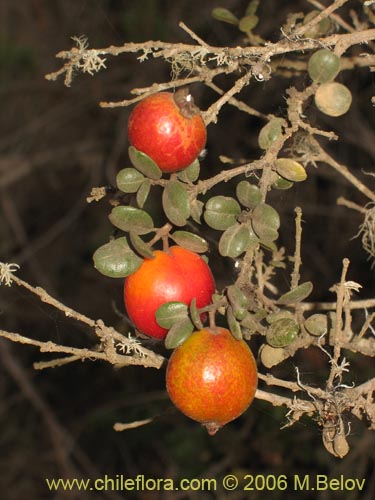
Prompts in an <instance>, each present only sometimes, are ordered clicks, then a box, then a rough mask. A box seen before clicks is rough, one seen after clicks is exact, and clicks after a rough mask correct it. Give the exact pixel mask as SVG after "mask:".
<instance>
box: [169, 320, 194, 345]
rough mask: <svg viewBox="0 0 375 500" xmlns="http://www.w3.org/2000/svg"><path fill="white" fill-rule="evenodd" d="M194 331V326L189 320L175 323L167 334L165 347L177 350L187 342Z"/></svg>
mask: <svg viewBox="0 0 375 500" xmlns="http://www.w3.org/2000/svg"><path fill="white" fill-rule="evenodd" d="M193 331H194V325H193V323H192V322H191V321H190V319H189V318H185V319H183V320H181V321H179V322H178V323H175V324H174V325H173V326H172V328H171V329H170V330H169V332H168V333H167V336H166V337H165V340H164V345H165V347H166V348H167V349H175V348H176V347H178V346H180V345H181V344H183V343H184V342H185V340H186V339H187V338H188V337H190V335H191V334H192V333H193Z"/></svg>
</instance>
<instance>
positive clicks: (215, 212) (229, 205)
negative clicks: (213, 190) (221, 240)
mask: <svg viewBox="0 0 375 500" xmlns="http://www.w3.org/2000/svg"><path fill="white" fill-rule="evenodd" d="M240 213H241V207H240V205H239V204H238V202H237V201H236V200H235V199H234V198H231V197H229V196H214V197H213V198H210V199H209V200H208V202H207V203H206V210H205V212H204V220H205V221H206V223H207V224H208V225H209V226H210V227H212V228H213V229H218V230H219V231H225V229H228V227H230V226H232V225H233V224H235V222H236V218H237V215H239V214H240Z"/></svg>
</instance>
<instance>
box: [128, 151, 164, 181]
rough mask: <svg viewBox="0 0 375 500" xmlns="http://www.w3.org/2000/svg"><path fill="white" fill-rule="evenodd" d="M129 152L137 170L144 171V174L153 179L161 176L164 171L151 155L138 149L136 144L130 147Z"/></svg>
mask: <svg viewBox="0 0 375 500" xmlns="http://www.w3.org/2000/svg"><path fill="white" fill-rule="evenodd" d="M128 153H129V158H130V161H131V162H132V164H133V165H134V166H135V168H136V169H137V170H139V171H140V172H142V174H144V175H145V176H146V177H149V178H150V179H153V180H158V179H160V178H161V176H162V175H163V172H162V171H161V170H160V168H159V167H158V166H157V165H156V163H155V162H154V160H152V159H151V158H150V157H149V156H147V155H146V154H145V153H142V152H141V151H138V150H137V149H135V147H134V146H130V147H129V150H128Z"/></svg>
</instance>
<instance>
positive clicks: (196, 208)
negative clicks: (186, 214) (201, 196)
mask: <svg viewBox="0 0 375 500" xmlns="http://www.w3.org/2000/svg"><path fill="white" fill-rule="evenodd" d="M203 207H204V203H203V202H202V201H200V200H196V199H195V200H192V202H191V204H190V210H191V218H192V219H193V221H194V222H196V223H197V224H201V217H202V213H203Z"/></svg>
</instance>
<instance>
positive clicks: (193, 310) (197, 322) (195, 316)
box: [189, 297, 203, 330]
mask: <svg viewBox="0 0 375 500" xmlns="http://www.w3.org/2000/svg"><path fill="white" fill-rule="evenodd" d="M189 312H190V317H191V320H192V322H193V323H194V326H195V328H197V329H198V330H201V329H202V328H203V323H202V321H201V318H200V314H199V312H198V308H197V299H196V298H195V297H194V298H193V299H192V301H191V302H190V306H189Z"/></svg>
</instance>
